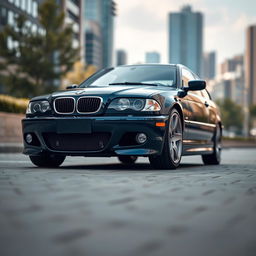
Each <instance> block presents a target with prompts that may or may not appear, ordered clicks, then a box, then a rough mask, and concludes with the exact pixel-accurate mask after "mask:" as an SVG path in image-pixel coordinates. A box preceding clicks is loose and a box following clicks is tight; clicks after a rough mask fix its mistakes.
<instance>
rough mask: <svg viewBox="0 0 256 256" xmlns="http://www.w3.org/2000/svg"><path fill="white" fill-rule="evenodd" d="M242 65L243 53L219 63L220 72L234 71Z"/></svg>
mask: <svg viewBox="0 0 256 256" xmlns="http://www.w3.org/2000/svg"><path fill="white" fill-rule="evenodd" d="M243 65H244V55H236V56H234V57H233V58H230V59H226V60H225V61H224V62H223V63H221V65H220V73H221V74H225V73H227V72H234V71H236V69H237V68H240V66H243Z"/></svg>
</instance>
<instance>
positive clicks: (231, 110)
mask: <svg viewBox="0 0 256 256" xmlns="http://www.w3.org/2000/svg"><path fill="white" fill-rule="evenodd" d="M217 104H218V106H219V108H220V112H221V118H222V122H223V124H224V127H225V129H226V130H230V129H231V128H232V129H234V130H237V131H241V130H242V126H243V112H242V108H241V106H240V105H238V104H236V103H235V102H233V101H232V100H230V99H225V100H223V101H220V100H219V101H217Z"/></svg>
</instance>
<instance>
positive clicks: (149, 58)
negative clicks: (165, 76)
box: [145, 52, 161, 63]
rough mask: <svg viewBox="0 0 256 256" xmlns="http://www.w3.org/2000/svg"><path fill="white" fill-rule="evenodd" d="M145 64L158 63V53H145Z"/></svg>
mask: <svg viewBox="0 0 256 256" xmlns="http://www.w3.org/2000/svg"><path fill="white" fill-rule="evenodd" d="M145 57H146V58H145V62H146V63H160V62H161V61H160V54H159V53H158V52H146V56H145Z"/></svg>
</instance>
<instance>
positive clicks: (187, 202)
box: [0, 149, 256, 256]
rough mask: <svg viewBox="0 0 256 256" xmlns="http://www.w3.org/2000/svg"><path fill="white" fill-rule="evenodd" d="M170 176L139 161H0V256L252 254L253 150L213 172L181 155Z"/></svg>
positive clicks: (255, 206)
mask: <svg viewBox="0 0 256 256" xmlns="http://www.w3.org/2000/svg"><path fill="white" fill-rule="evenodd" d="M183 159H184V160H183V161H182V165H181V168H179V169H177V170H175V171H156V170H153V169H151V168H150V166H149V164H148V161H147V159H143V158H141V159H139V162H138V164H137V165H135V166H133V167H132V168H130V169H129V168H127V167H126V166H122V165H121V164H119V163H118V162H117V160H116V159H115V158H107V159H104V158H68V159H67V160H66V161H65V163H64V165H63V166H62V167H61V168H59V169H42V168H35V167H33V165H32V164H31V163H30V162H29V160H28V158H27V157H25V156H22V155H19V154H1V155H0V255H1V256H7V255H8V256H9V255H12V256H20V255H22V256H23V255H24V256H41V255H44V256H46V255H61V256H66V255H70V256H71V255H72V256H73V255H74V256H76V255H79V256H80V255H89V256H94V255H104V256H115V255H118V256H120V255H127V256H131V255H139V256H140V255H142V256H143V255H163V256H169V255H170V256H176V255H177V256H183V255H184V256H185V255H186V256H188V255H189V256H194V255H196V256H201V255H203V256H220V255H223V256H229V255H230V256H236V255H237V256H255V255H256V149H229V150H224V152H223V164H222V165H221V166H203V165H202V162H201V159H200V158H199V157H187V158H185V157H184V158H183Z"/></svg>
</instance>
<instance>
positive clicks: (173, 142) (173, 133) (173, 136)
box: [149, 109, 183, 169]
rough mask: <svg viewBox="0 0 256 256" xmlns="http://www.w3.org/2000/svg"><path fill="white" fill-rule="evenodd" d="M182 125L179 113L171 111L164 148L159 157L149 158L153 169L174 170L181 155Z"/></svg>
mask: <svg viewBox="0 0 256 256" xmlns="http://www.w3.org/2000/svg"><path fill="white" fill-rule="evenodd" d="M182 139H183V125H182V121H181V117H180V114H179V112H178V111H177V110H176V109H173V110H172V111H171V114H170V118H169V122H168V126H167V128H166V136H165V141H164V147H163V151H162V154H161V155H160V156H150V157H149V162H150V164H151V165H152V167H153V168H155V169H176V168H177V167H178V166H179V165H180V161H181V155H182Z"/></svg>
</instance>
